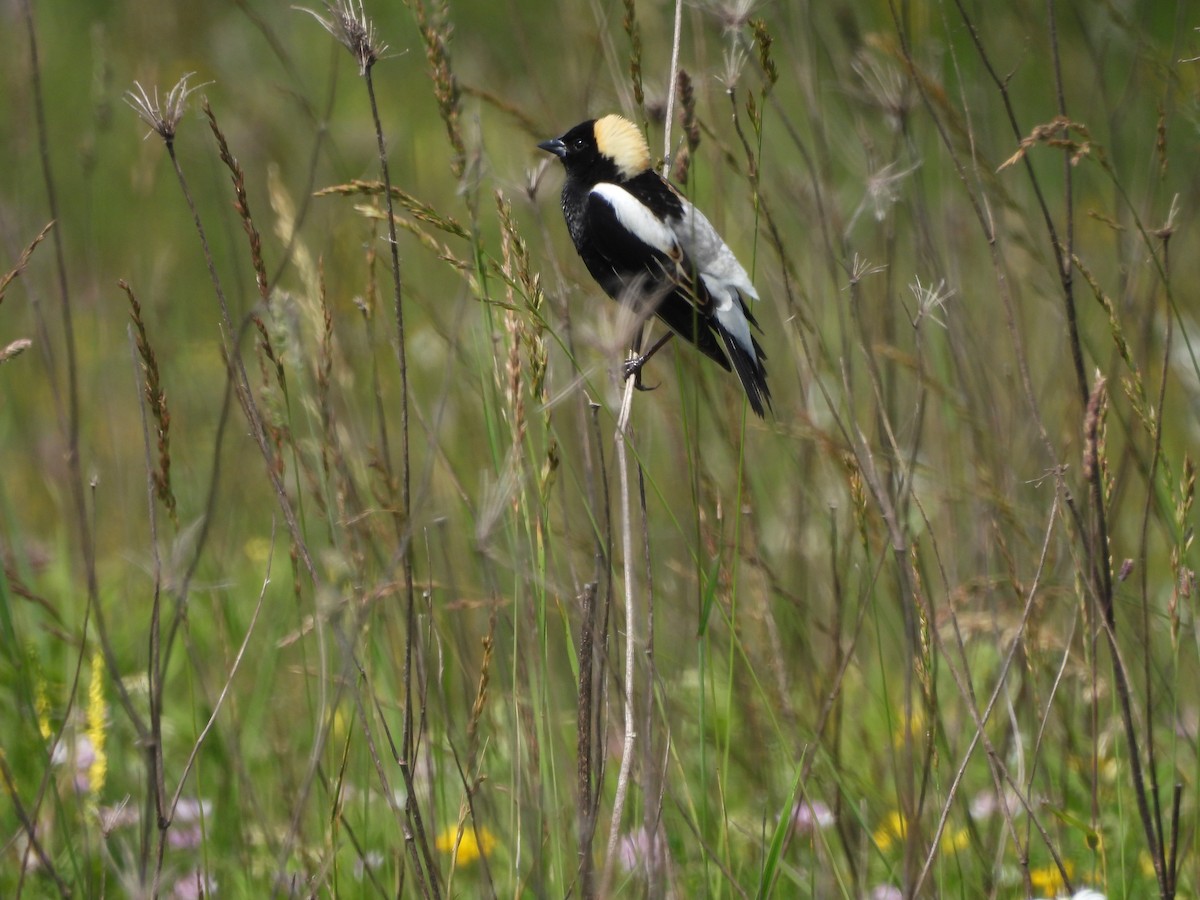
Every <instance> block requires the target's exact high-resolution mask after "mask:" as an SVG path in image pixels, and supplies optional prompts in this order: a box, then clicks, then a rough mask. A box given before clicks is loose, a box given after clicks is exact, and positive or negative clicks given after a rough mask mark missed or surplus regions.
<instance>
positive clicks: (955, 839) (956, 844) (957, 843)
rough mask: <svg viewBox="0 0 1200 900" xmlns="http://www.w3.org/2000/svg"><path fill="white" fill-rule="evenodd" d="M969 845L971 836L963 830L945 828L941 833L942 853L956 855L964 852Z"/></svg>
mask: <svg viewBox="0 0 1200 900" xmlns="http://www.w3.org/2000/svg"><path fill="white" fill-rule="evenodd" d="M970 843H971V834H970V832H968V831H967V829H965V828H947V829H946V830H945V831H943V832H942V842H941V844H940V848H941V851H942V852H943V853H957V852H958V851H959V850H966V849H967V846H968V845H969V844H970Z"/></svg>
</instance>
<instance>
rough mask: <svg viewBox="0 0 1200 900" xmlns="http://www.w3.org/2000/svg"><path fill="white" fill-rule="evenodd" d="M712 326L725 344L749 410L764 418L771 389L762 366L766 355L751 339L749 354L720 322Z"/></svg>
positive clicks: (769, 401)
mask: <svg viewBox="0 0 1200 900" xmlns="http://www.w3.org/2000/svg"><path fill="white" fill-rule="evenodd" d="M713 324H714V325H716V327H717V331H718V332H720V334H721V339H722V340H723V341H724V342H725V350H726V351H727V352H728V354H729V360H730V362H732V363H733V370H734V371H735V372H737V377H738V379H739V380H740V381H741V382H742V387H743V388H744V389H745V391H746V399H747V400H749V401H750V408H751V409H752V410H754V414H755V415H756V416H758V417H759V418H760V419H762V418H765V417H766V411H767V409H769V408H770V406H771V389H770V388H768V387H767V370H766V367H765V366H763V360H764V359H766V358H767V357H766V354H764V353H763V352H762V347H760V346H759V345H758V341H756V340H754V338H753V337H751V338H750V343H751V350H752V351H753V352H751V351H750V350H747V349H746V348H745V347H743V346H742V344H741V343H740V342H739V341H738V340H737V338H735V337H734V336H733V334H731V333H730V332H729V330H728V329H726V328H725V326H724V325H722V324H721V322H720V320H717V321H715V322H714V323H713Z"/></svg>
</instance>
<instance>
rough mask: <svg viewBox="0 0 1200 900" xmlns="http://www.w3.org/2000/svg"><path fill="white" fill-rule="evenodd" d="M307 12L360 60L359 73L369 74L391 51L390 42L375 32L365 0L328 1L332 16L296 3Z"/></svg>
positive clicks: (298, 7) (327, 8)
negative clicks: (384, 40) (386, 53)
mask: <svg viewBox="0 0 1200 900" xmlns="http://www.w3.org/2000/svg"><path fill="white" fill-rule="evenodd" d="M294 9H298V10H300V11H301V12H306V13H308V14H309V15H310V16H312V17H313V18H314V19H316V20H317V21H318V22H320V23H321V27H322V28H324V29H325V30H326V31H328V32H329V33H330V34H331V35H333V37H334V39H335V40H337V42H338V43H340V44H341V45H342V46H343V47H345V48H346V49H347V50H349V51H350V55H351V56H353V57H354V58H355V60H357V62H358V74H359V75H363V76H365V75H366V74H367V72H369V71H370V70H371V66H373V65H375V63H377V62H379V58H380V57H381V56H383V54H384V53H385V52H387V48H388V45H387V44H386V43H384V42H383V41H381V40H379V37H378V35H376V33H375V23H374V22H372V21H371V20H370V19H369V18H367V13H366V11H365V10H364V9H363V5H362V0H358V4H357V9H356V8H355V3H354V0H339V2H337V3H326V4H325V9H326V10H327V11H328V13H329V18H326V17H325V16H322V15H320V14H319V13H317V12H315V11H314V10H311V9H305V8H304V7H302V6H297V7H294Z"/></svg>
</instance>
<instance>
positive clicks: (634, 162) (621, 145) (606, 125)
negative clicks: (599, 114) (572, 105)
mask: <svg viewBox="0 0 1200 900" xmlns="http://www.w3.org/2000/svg"><path fill="white" fill-rule="evenodd" d="M592 128H593V130H594V131H595V134H596V149H598V150H599V151H600V152H601V153H602V154H604V155H605V156H607V157H608V158H609V159H611V160H612V161H613V164H614V165H616V167H617V171H618V172H620V173H621V177H622V178H633V177H634V176H635V175H640V174H642V172H645V171H646V170H647V169H649V168H650V147H649V146H648V145H647V144H646V139H645V138H644V137H643V136H642V133H641V131H639V130H638V127H637V126H636V125H634V124H633V123H632V122H630V121H629V120H628V119H626V118H625V117H624V116H618V115H617V114H615V113H613V114H612V115H608V116H605V117H604V118H602V119H597V120H596V124H595V125H594V126H592Z"/></svg>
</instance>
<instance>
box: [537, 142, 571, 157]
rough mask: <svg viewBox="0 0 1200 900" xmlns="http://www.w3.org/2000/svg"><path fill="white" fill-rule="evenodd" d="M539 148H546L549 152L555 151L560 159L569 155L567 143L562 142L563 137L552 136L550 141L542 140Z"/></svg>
mask: <svg viewBox="0 0 1200 900" xmlns="http://www.w3.org/2000/svg"><path fill="white" fill-rule="evenodd" d="M538 149H539V150H545V151H546V152H547V153H553V154H554V155H555V156H557V157H558V158H559V159H562V158H563V157H564V156H566V155H567V145H566V144H564V143H563V142H562V138H552V139H551V140H548V141H542V142H541V143H540V144H538Z"/></svg>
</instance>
